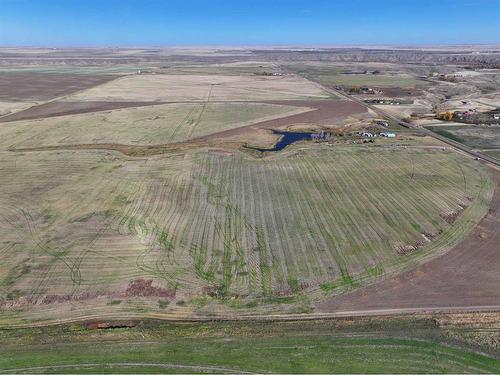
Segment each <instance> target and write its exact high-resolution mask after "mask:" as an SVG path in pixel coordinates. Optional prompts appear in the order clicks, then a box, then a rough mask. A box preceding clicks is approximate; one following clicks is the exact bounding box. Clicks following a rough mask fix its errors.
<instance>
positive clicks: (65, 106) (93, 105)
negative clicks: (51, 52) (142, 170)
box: [0, 102, 162, 122]
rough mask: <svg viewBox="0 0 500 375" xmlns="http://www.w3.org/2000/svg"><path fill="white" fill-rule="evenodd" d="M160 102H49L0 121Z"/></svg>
mask: <svg viewBox="0 0 500 375" xmlns="http://www.w3.org/2000/svg"><path fill="white" fill-rule="evenodd" d="M157 104H162V103H160V102H50V103H45V104H41V105H37V106H33V107H31V108H28V109H26V110H24V111H21V112H17V113H13V114H11V115H9V116H5V117H2V118H0V122H9V121H19V120H33V119H39V118H46V117H57V116H66V115H76V114H79V113H91V112H99V111H109V110H113V109H120V108H129V107H143V106H151V105H157Z"/></svg>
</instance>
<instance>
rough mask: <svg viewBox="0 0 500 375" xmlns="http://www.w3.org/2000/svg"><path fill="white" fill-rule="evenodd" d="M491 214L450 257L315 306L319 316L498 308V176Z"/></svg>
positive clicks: (499, 225)
mask: <svg viewBox="0 0 500 375" xmlns="http://www.w3.org/2000/svg"><path fill="white" fill-rule="evenodd" d="M493 173H494V178H495V180H496V184H497V187H496V190H495V194H494V196H493V199H492V201H491V206H490V209H489V211H488V214H487V215H486V216H485V217H484V218H483V219H482V220H481V222H480V223H479V224H478V225H477V227H476V228H475V229H474V231H473V232H471V233H470V234H469V235H468V236H467V238H466V239H465V240H464V241H463V242H461V243H460V244H458V245H457V246H456V247H454V248H453V249H452V250H451V251H450V252H448V253H446V254H445V255H443V256H441V257H440V258H437V259H435V260H433V261H431V262H429V263H427V264H423V265H421V266H419V267H417V268H415V269H414V270H412V271H409V272H406V273H403V274H401V275H399V276H397V277H393V278H391V279H387V280H384V281H382V282H380V283H378V284H375V285H371V286H369V287H366V288H363V289H360V290H357V291H354V292H352V293H347V294H344V295H342V296H337V297H335V298H333V299H330V300H328V301H325V302H323V303H320V304H318V305H317V310H318V311H321V312H338V311H360V310H361V311H363V310H384V309H408V308H409V309H420V308H426V307H427V308H433V307H444V308H446V307H469V306H472V307H473V306H498V305H499V303H500V231H499V230H498V229H499V228H500V186H499V183H500V173H498V172H493Z"/></svg>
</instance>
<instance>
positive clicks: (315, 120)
mask: <svg viewBox="0 0 500 375" xmlns="http://www.w3.org/2000/svg"><path fill="white" fill-rule="evenodd" d="M265 103H269V104H278V105H288V106H294V107H309V108H312V110H311V111H308V112H304V113H299V114H296V115H291V116H286V117H281V118H278V119H274V120H268V121H262V122H258V123H256V124H252V125H248V126H243V127H240V128H236V129H229V130H226V131H222V132H218V133H213V134H209V135H207V136H204V137H200V138H196V139H195V141H205V140H214V139H221V138H226V137H229V136H234V135H239V134H245V133H247V132H248V131H249V130H255V129H276V128H280V127H287V126H290V125H294V124H314V125H331V124H332V123H335V122H337V121H339V120H340V119H342V118H345V117H348V116H352V115H355V114H360V113H365V112H367V108H366V107H365V106H362V105H361V104H358V103H355V102H353V101H349V100H274V101H266V102H265Z"/></svg>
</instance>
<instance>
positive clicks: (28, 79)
mask: <svg viewBox="0 0 500 375" xmlns="http://www.w3.org/2000/svg"><path fill="white" fill-rule="evenodd" d="M115 78H117V76H113V75H103V74H102V75H83V74H54V73H50V74H45V73H31V72H30V73H0V101H11V102H17V101H20V102H23V101H28V102H33V101H44V100H49V99H52V98H55V97H59V96H63V95H67V94H70V93H72V92H75V91H79V90H83V89H86V88H89V87H92V86H95V85H99V84H102V83H104V82H108V81H110V80H113V79H115Z"/></svg>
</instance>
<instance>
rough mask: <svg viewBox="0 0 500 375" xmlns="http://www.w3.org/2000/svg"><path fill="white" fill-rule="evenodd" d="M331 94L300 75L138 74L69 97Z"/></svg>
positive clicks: (230, 98) (165, 98)
mask: <svg viewBox="0 0 500 375" xmlns="http://www.w3.org/2000/svg"><path fill="white" fill-rule="evenodd" d="M329 97H331V95H329V94H328V93H326V92H325V91H323V90H322V89H320V88H318V87H317V86H316V85H314V84H312V83H311V82H309V81H307V80H305V79H303V78H302V77H298V76H294V75H287V76H278V77H274V76H271V77H270V76H234V75H231V76H229V75H202V74H198V75H189V74H181V75H178V74H141V75H131V76H126V77H122V78H120V79H117V80H115V81H113V82H109V83H107V84H105V85H102V86H99V87H95V88H92V89H90V90H86V91H84V92H80V93H77V94H75V95H72V96H71V97H69V98H68V100H71V101H80V100H83V101H86V100H89V101H96V100H97V101H155V100H157V101H217V100H225V101H238V100H246V101H255V100H259V101H262V100H275V99H283V100H284V99H288V100H291V99H325V98H329Z"/></svg>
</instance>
